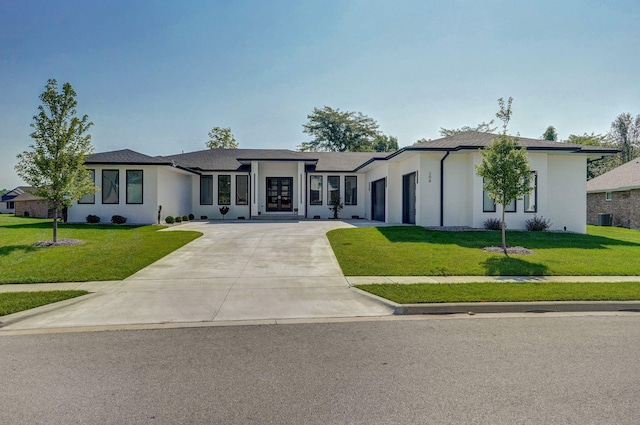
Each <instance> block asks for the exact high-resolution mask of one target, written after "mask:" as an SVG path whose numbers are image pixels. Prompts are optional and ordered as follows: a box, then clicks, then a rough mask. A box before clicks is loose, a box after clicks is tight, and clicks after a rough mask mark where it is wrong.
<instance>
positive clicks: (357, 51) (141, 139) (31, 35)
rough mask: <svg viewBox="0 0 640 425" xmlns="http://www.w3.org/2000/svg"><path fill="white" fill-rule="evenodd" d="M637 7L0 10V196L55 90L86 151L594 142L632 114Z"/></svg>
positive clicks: (150, 4) (638, 105)
mask: <svg viewBox="0 0 640 425" xmlns="http://www.w3.org/2000/svg"><path fill="white" fill-rule="evenodd" d="M638 22H640V2H638V1H637V0H629V1H625V0H618V1H603V0H597V1H591V0H580V1H577V0H576V1H574V0H561V1H558V0H554V1H547V0H536V1H517V0H511V1H503V0H488V1H482V2H479V1H471V0H469V1H467V0H450V1H446V2H444V1H443V2H436V1H424V0H423V1H403V0H395V1H376V0H367V1H346V0H345V1H329V0H326V1H316V0H305V1H294V0H291V1H284V0H270V1H257V0H256V1H238V0H236V1H189V2H177V1H173V2H171V1H57V0H52V1H43V0H42V1H41V0H24V1H14V0H0V148H1V154H0V188H13V187H15V186H17V185H18V184H22V182H21V181H20V179H19V178H18V177H17V176H16V175H15V172H14V170H13V166H14V165H15V163H16V155H17V154H18V153H19V152H22V151H24V150H27V149H28V146H29V144H31V143H32V140H31V138H30V137H29V134H30V133H31V128H30V127H29V125H30V124H31V123H32V122H33V118H32V117H33V116H34V115H35V114H36V112H37V107H38V105H39V103H40V101H39V99H38V96H39V95H40V93H41V92H42V90H43V87H44V85H45V84H46V81H47V79H49V78H55V79H57V80H58V82H59V83H60V84H62V83H63V82H67V81H68V82H70V83H71V84H72V85H73V87H74V89H75V90H76V92H77V93H78V97H77V99H78V102H79V105H78V111H79V112H80V113H81V114H88V115H89V117H90V119H91V120H92V121H93V122H94V124H95V125H94V127H92V129H91V134H92V137H93V138H92V141H93V146H94V148H95V150H96V152H103V151H109V150H116V149H124V148H129V149H133V150H135V151H138V152H142V153H145V154H148V155H164V154H174V153H179V152H181V151H185V152H187V151H194V150H200V149H204V148H205V145H204V143H205V141H206V140H207V132H208V131H209V130H210V129H211V128H212V127H214V126H221V127H231V129H232V131H233V133H234V135H235V136H236V139H237V140H238V142H239V143H240V147H243V148H287V149H295V147H296V146H297V145H299V144H300V143H301V142H303V141H307V140H309V137H308V136H307V135H305V134H304V133H302V125H303V124H304V123H305V122H306V121H307V115H308V114H309V113H310V112H311V111H312V110H313V108H314V107H322V106H324V105H328V106H331V107H333V108H339V109H341V110H349V111H358V112H362V113H363V114H365V115H368V116H370V117H372V118H374V119H375V120H377V121H378V123H379V124H380V129H381V130H382V131H383V132H384V133H386V134H390V135H394V136H397V137H398V139H399V144H400V146H406V145H410V144H412V143H414V142H415V141H416V140H417V139H420V138H427V139H435V138H438V137H439V129H440V127H445V128H457V127H462V126H464V125H476V124H478V123H480V122H482V121H489V120H491V119H492V118H494V115H495V112H496V111H497V109H498V104H497V102H496V100H497V99H498V98H499V97H503V98H505V99H506V98H508V97H509V96H512V97H513V98H514V102H513V110H514V115H513V119H512V121H511V124H510V130H511V132H512V133H520V134H521V135H522V136H525V137H539V136H541V135H542V133H543V132H544V130H545V129H546V127H547V126H548V125H554V126H555V127H556V128H557V131H558V134H559V136H560V138H561V139H564V138H566V137H567V136H568V135H569V134H582V133H585V132H587V133H591V132H596V133H606V132H607V131H608V130H609V127H610V124H611V122H612V121H613V120H614V119H615V117H616V116H617V115H618V114H620V113H622V112H630V113H632V114H634V115H636V114H639V113H640V84H638V79H637V76H638V69H640V63H639V62H640V59H639V58H640V55H638V54H637V47H638V46H640V28H639V27H638Z"/></svg>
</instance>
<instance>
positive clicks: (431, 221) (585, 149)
mask: <svg viewBox="0 0 640 425" xmlns="http://www.w3.org/2000/svg"><path fill="white" fill-rule="evenodd" d="M495 137H496V135H492V134H487V133H478V132H466V133H460V134H456V135H454V136H450V137H445V138H442V139H438V140H434V141H429V142H422V143H417V144H415V145H412V146H409V147H405V148H402V149H400V150H398V151H396V152H393V153H388V152H387V153H384V152H296V151H290V150H282V149H207V150H202V151H198V152H191V153H183V154H178V155H172V156H162V157H161V156H157V157H151V156H147V155H144V154H141V153H137V152H134V151H131V150H120V151H114V152H104V153H98V154H95V155H92V156H90V157H88V158H87V160H86V162H85V165H86V166H87V168H88V169H89V170H90V171H91V173H92V176H93V178H94V180H95V182H96V185H97V186H98V187H99V188H100V189H101V190H100V191H99V192H98V193H96V194H95V195H91V196H85V197H83V198H82V199H80V200H79V201H78V202H76V203H75V204H74V205H73V206H72V207H71V208H70V209H69V221H72V222H82V221H85V218H86V216H87V215H89V214H93V215H97V216H99V217H100V218H101V220H102V221H103V222H104V221H107V222H108V221H109V220H110V219H111V216H112V215H114V214H119V215H123V216H125V217H127V219H128V223H154V222H156V220H157V216H158V210H159V209H160V206H161V207H162V210H161V212H160V215H161V219H162V220H163V219H164V218H165V217H166V216H168V215H171V216H178V215H180V216H181V215H188V214H191V213H192V214H194V215H195V216H196V218H201V217H204V216H206V217H208V218H209V219H220V218H222V215H221V213H220V207H221V206H227V207H229V213H228V214H227V215H226V218H228V219H236V218H238V217H245V218H247V219H249V218H252V217H257V216H260V217H262V218H266V217H276V216H285V217H292V218H323V219H324V218H329V217H331V216H332V213H331V211H330V210H329V206H330V201H331V199H332V197H334V196H339V197H340V199H341V201H342V203H343V204H344V209H343V210H342V211H341V212H340V217H343V218H356V217H357V218H366V219H370V220H379V221H382V222H385V223H409V224H417V225H420V226H434V227H439V226H468V227H474V228H482V227H483V224H484V222H485V220H486V219H487V218H490V217H499V216H500V207H499V206H498V207H496V206H495V205H494V204H493V202H492V201H491V200H490V199H489V198H488V197H487V196H486V194H485V193H483V189H482V179H481V178H480V177H478V176H477V175H476V173H475V165H476V164H479V163H480V162H481V160H482V158H481V156H480V153H479V151H478V150H479V149H480V148H483V147H485V146H488V145H489V144H491V142H492V141H493V139H494V138H495ZM519 143H520V144H521V145H523V146H526V147H527V150H528V153H529V158H530V164H531V167H532V170H533V172H534V173H535V175H534V178H533V180H532V193H531V194H530V195H528V196H525V197H524V198H523V199H520V200H518V201H516V202H514V203H513V204H512V205H510V206H509V207H508V213H507V225H508V227H509V228H510V229H518V228H524V225H525V221H526V220H527V219H529V218H531V217H533V216H534V215H536V214H537V215H542V216H544V217H545V218H549V219H550V220H551V221H552V222H553V227H552V229H560V230H568V231H573V232H580V233H584V232H586V224H585V223H586V210H585V205H586V179H585V176H586V164H587V159H588V158H594V157H601V156H603V155H607V154H613V153H615V152H617V151H615V150H611V149H606V148H601V147H593V146H585V145H572V144H567V143H558V142H550V141H546V140H538V139H526V138H519Z"/></svg>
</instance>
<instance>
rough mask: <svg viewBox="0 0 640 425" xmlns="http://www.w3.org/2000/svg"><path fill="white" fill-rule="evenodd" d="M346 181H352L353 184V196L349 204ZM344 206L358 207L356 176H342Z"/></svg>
mask: <svg viewBox="0 0 640 425" xmlns="http://www.w3.org/2000/svg"><path fill="white" fill-rule="evenodd" d="M347 179H353V180H354V181H355V182H356V184H355V188H356V190H355V196H354V197H353V198H352V200H351V203H349V204H347ZM344 204H345V205H358V176H344Z"/></svg>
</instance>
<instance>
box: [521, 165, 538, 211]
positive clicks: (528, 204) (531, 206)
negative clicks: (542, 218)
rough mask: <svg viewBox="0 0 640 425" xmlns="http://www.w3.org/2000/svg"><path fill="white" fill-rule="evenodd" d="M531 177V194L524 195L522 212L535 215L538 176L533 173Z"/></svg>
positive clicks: (536, 209)
mask: <svg viewBox="0 0 640 425" xmlns="http://www.w3.org/2000/svg"><path fill="white" fill-rule="evenodd" d="M532 174H533V176H532V177H531V192H530V193H529V194H528V195H524V212H528V213H531V212H532V213H535V212H537V211H538V174H537V173H536V172H535V171H533V172H532Z"/></svg>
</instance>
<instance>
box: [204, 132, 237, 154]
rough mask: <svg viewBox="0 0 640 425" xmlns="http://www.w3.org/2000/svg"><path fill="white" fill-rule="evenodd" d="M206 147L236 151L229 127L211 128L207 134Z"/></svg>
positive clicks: (234, 139)
mask: <svg viewBox="0 0 640 425" xmlns="http://www.w3.org/2000/svg"><path fill="white" fill-rule="evenodd" d="M206 145H207V147H208V148H209V149H216V148H222V149H238V142H236V138H235V137H233V134H232V133H231V128H229V127H225V128H221V127H213V128H212V129H211V131H210V132H209V141H208V142H207V143H206Z"/></svg>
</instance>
